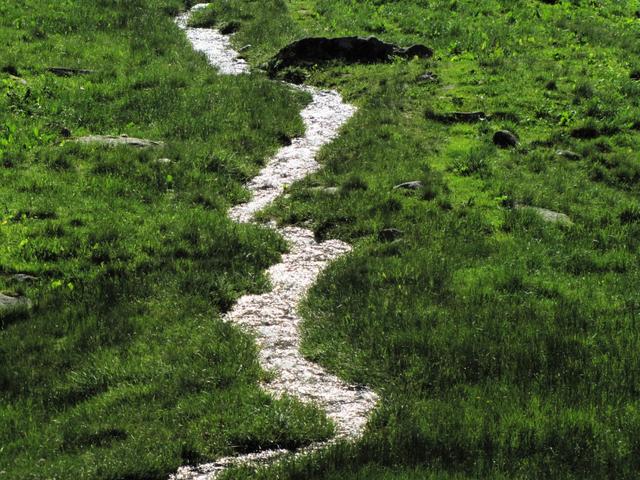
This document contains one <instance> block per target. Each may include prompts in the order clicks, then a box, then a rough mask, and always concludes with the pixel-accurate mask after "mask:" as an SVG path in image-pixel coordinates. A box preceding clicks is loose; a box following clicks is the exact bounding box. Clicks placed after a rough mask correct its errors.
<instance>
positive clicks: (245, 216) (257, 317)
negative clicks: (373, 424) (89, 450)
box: [171, 4, 378, 480]
mask: <svg viewBox="0 0 640 480" xmlns="http://www.w3.org/2000/svg"><path fill="white" fill-rule="evenodd" d="M206 6H207V4H198V5H195V6H194V7H193V8H192V9H191V11H190V12H187V13H185V14H183V15H180V16H179V17H178V18H176V23H177V24H178V26H179V27H180V28H182V29H183V30H184V31H185V32H186V35H187V38H188V39H189V41H190V42H191V43H192V45H193V48H194V49H195V50H196V51H199V52H203V53H204V54H205V55H206V57H207V59H208V61H209V63H210V64H211V65H212V66H214V67H216V68H218V69H219V71H220V73H222V74H228V75H239V74H243V73H248V72H249V66H248V64H247V63H246V62H245V61H244V60H242V59H240V58H238V54H237V52H235V51H234V50H233V49H232V47H231V43H230V40H229V37H227V36H225V35H222V34H221V33H220V32H218V31H216V30H214V29H208V28H191V27H189V26H188V21H189V17H190V15H191V13H192V12H193V11H195V10H199V9H202V8H205V7H206ZM290 86H291V88H296V89H303V90H304V91H306V92H308V93H310V94H311V96H312V101H311V103H310V104H309V105H308V106H307V107H306V108H305V109H304V110H303V111H302V112H301V116H302V119H303V120H304V124H305V130H306V131H305V135H304V137H300V138H296V139H293V141H292V143H291V145H289V146H286V147H283V148H282V149H280V150H279V151H278V152H277V153H276V155H275V156H274V157H272V158H271V159H270V160H269V162H268V163H267V165H266V166H265V167H264V168H263V169H262V170H261V171H260V173H259V174H258V176H257V177H255V178H254V179H253V180H251V181H250V182H249V183H248V185H247V188H248V189H249V190H250V192H251V194H252V199H251V201H250V202H248V203H245V204H241V205H237V206H235V207H233V208H232V209H231V210H230V211H229V216H230V218H232V219H233V220H235V221H237V222H239V223H248V222H253V221H254V216H255V214H256V213H257V212H259V211H260V210H262V209H263V208H264V207H266V206H267V205H269V204H270V203H271V202H272V201H273V200H275V199H276V198H277V197H278V196H279V195H281V194H282V193H283V191H284V189H285V187H286V186H288V185H291V184H292V183H294V182H296V181H298V180H301V179H302V178H304V177H306V176H307V175H309V174H311V173H313V172H315V171H317V170H318V169H319V168H320V165H319V164H318V163H317V162H316V160H315V157H316V155H317V153H318V152H319V150H320V149H321V148H322V147H323V146H324V145H326V144H328V143H330V142H331V141H332V140H333V139H335V138H336V137H337V136H338V134H339V131H340V128H341V127H342V126H343V125H344V124H345V123H346V122H347V121H348V120H349V119H350V118H351V117H352V116H353V114H354V113H355V111H356V109H355V107H353V106H352V105H348V104H345V103H344V102H343V101H342V98H341V97H340V95H339V94H338V93H337V92H333V91H322V90H318V89H315V88H312V87H307V86H303V87H301V86H296V85H290ZM265 228H275V229H276V230H277V231H278V232H279V233H280V234H281V235H282V236H283V237H284V238H285V239H286V240H287V242H288V243H289V245H290V251H289V253H287V254H285V255H283V257H282V261H281V262H280V263H278V264H276V265H274V266H272V267H271V268H270V269H269V271H268V275H269V278H270V280H271V285H272V286H273V289H272V290H271V291H270V292H268V293H265V294H262V295H245V296H243V297H241V298H240V299H239V300H238V302H237V303H236V305H235V306H234V307H233V309H232V310H231V311H230V312H229V313H228V314H227V315H226V316H225V320H226V321H230V322H233V323H235V324H237V325H240V326H242V327H243V328H246V329H247V330H248V331H249V332H251V333H252V334H253V335H254V336H255V338H256V341H257V342H258V345H259V347H260V364H261V366H262V367H263V368H264V369H265V370H268V371H270V372H273V374H274V379H273V380H271V381H270V382H269V383H265V384H264V385H263V388H264V389H265V390H266V391H268V392H270V393H271V394H273V395H275V396H280V395H283V394H287V395H291V396H293V397H296V398H298V399H299V400H301V401H302V402H305V403H313V404H315V405H316V406H317V407H319V408H321V409H323V410H324V411H325V412H326V414H327V416H328V417H329V418H330V419H331V420H332V421H333V422H334V423H335V426H336V437H335V438H334V439H332V440H330V441H328V442H325V443H320V444H314V445H311V446H310V447H308V448H307V449H304V450H301V451H298V452H288V451H286V450H267V451H264V452H259V453H254V454H248V455H239V456H235V457H227V458H223V459H220V460H218V461H216V462H214V463H210V464H204V465H198V466H196V467H192V466H187V467H181V468H180V469H179V470H178V472H177V473H176V474H175V475H172V477H171V478H172V479H173V480H195V479H197V480H205V479H206V480H213V479H215V478H216V476H217V475H218V474H219V473H221V472H222V471H224V470H225V469H227V468H229V467H232V466H236V465H242V464H248V463H250V464H260V463H265V462H267V461H271V460H273V459H275V458H278V457H281V456H284V455H288V454H294V453H295V454H296V455H301V454H305V453H308V452H310V451H315V450H318V449H320V448H323V447H325V446H328V445H329V444H330V443H332V442H334V441H336V440H339V439H348V440H355V439H357V438H358V437H359V436H360V435H362V433H363V431H364V428H365V426H366V423H367V420H368V418H369V415H370V413H371V411H372V410H373V409H374V408H375V406H376V404H377V402H378V397H377V395H376V394H375V393H373V392H372V391H370V390H368V389H365V388H360V387H357V386H353V385H349V384H347V383H345V382H343V381H342V380H340V379H338V378H337V377H336V376H334V375H332V374H330V373H328V372H326V371H325V370H324V369H323V368H322V367H320V366H319V365H316V364H314V363H311V362H309V361H307V360H305V359H304V358H303V357H302V355H301V354H300V350H299V347H300V333H299V326H300V322H301V319H300V317H299V316H298V314H297V309H298V305H299V303H300V302H301V301H302V299H303V298H304V297H305V295H306V294H307V292H308V290H309V288H311V286H312V285H313V284H314V282H315V281H316V279H317V277H318V275H319V274H320V273H321V272H322V271H323V270H324V269H325V268H326V267H327V265H328V264H329V263H330V262H331V261H333V260H335V259H336V258H338V257H340V256H342V255H345V254H346V253H348V252H349V251H350V250H351V246H350V245H349V244H347V243H344V242H341V241H338V240H331V241H327V242H322V243H318V242H316V241H315V239H314V236H313V232H312V231H311V230H307V229H304V228H298V227H284V228H277V227H275V226H274V225H269V226H266V227H265Z"/></svg>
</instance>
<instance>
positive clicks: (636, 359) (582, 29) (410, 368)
mask: <svg viewBox="0 0 640 480" xmlns="http://www.w3.org/2000/svg"><path fill="white" fill-rule="evenodd" d="M548 3H549V2H524V1H514V2H511V1H510V2H501V1H488V2H472V1H465V0H457V1H449V0H447V1H433V2H428V4H427V2H417V1H412V0H399V1H394V2H390V1H389V2H384V1H380V2H358V1H346V2H345V1H342V0H323V1H312V0H306V1H305V0H291V1H282V0H273V1H269V2H260V6H261V8H256V5H257V2H254V1H250V0H235V1H227V2H220V3H219V4H216V6H214V7H213V8H212V10H211V12H209V13H204V14H203V18H202V19H201V20H200V21H201V22H204V23H207V24H213V23H217V24H223V23H224V22H229V21H232V20H235V21H240V22H241V28H240V30H239V32H238V33H237V35H236V37H235V41H236V42H237V45H245V44H251V45H253V48H250V49H248V50H246V53H245V54H246V55H247V57H248V58H249V59H250V60H251V61H252V62H253V63H254V64H256V65H260V64H262V63H263V62H265V61H266V60H267V59H268V58H269V56H270V55H272V54H273V53H275V52H276V51H277V50H278V49H279V48H280V47H282V46H284V45H285V44H286V43H287V42H288V41H290V40H292V39H294V38H298V37H301V36H304V35H318V34H324V35H344V34H359V35H372V34H375V35H377V36H379V37H381V38H383V39H384V40H390V41H395V42H398V43H400V44H402V45H403V46H406V45H410V44H412V43H415V42H422V43H426V44H427V45H429V46H431V47H433V48H435V50H436V55H435V58H434V59H433V60H431V61H422V60H417V59H414V60H411V61H403V60H398V61H396V62H393V63H390V64H386V65H368V66H342V65H333V66H325V67H322V68H316V69H311V70H309V71H307V72H306V73H307V75H308V77H309V81H310V82H313V83H316V84H319V85H323V86H329V87H334V88H338V89H339V90H340V91H341V92H342V93H343V94H344V95H345V96H346V98H347V99H348V100H350V101H352V102H355V103H356V104H357V105H359V106H360V112H359V113H358V114H357V116H356V117H355V118H354V120H353V121H352V122H351V123H350V124H349V125H348V126H347V128H345V130H344V132H343V135H342V136H341V137H340V138H339V139H338V140H337V141H336V142H334V143H333V144H332V145H330V146H328V147H327V148H326V149H324V150H323V152H322V154H321V161H322V162H323V163H324V164H325V169H324V170H323V171H321V172H319V173H318V174H316V175H313V176H312V177H310V178H308V179H306V180H305V181H303V182H300V183H299V184H297V185H295V186H294V187H293V188H291V189H290V192H289V193H290V196H289V197H288V198H283V199H281V200H280V201H278V202H277V203H276V205H275V206H274V207H273V208H272V209H271V210H270V211H269V212H268V215H271V216H274V217H276V218H278V219H279V220H280V221H283V222H286V223H300V224H311V225H312V226H313V228H314V230H315V231H316V233H317V235H318V237H319V238H333V237H338V238H342V239H345V240H348V241H350V242H353V243H355V244H356V250H355V253H354V254H353V255H352V256H350V257H349V258H347V259H345V260H342V261H339V262H338V263H336V264H335V265H334V266H333V267H332V268H331V269H330V270H329V271H328V273H327V274H326V275H324V276H323V278H322V279H321V280H320V282H319V284H318V285H317V286H316V287H315V288H314V289H313V291H312V292H311V295H310V297H309V299H308V301H307V303H306V305H305V309H304V313H305V317H306V318H307V322H306V323H305V327H304V328H305V343H304V349H305V352H306V354H307V356H308V357H309V358H312V359H314V360H317V361H319V362H321V363H323V364H324V365H326V366H328V367H329V368H331V369H332V370H334V371H336V372H338V373H339V374H341V375H342V376H344V377H345V378H348V379H349V380H351V381H356V382H362V383H366V384H370V385H373V386H374V387H375V388H376V389H377V390H378V391H380V392H381V393H382V394H383V399H382V406H381V408H380V411H379V412H377V414H376V415H375V417H374V419H373V422H372V425H371V428H370V430H369V432H368V434H367V435H366V436H365V438H364V440H363V441H362V443H361V445H360V447H359V448H360V450H359V451H354V452H351V453H348V454H344V455H343V457H342V460H340V461H335V462H332V461H326V460H322V459H319V460H318V459H316V460H314V462H315V464H314V463H313V462H311V464H310V465H306V467H304V468H302V467H300V469H295V468H294V469H292V470H290V471H289V473H288V474H287V475H288V476H289V477H290V478H316V477H317V478H334V477H335V478H364V477H366V476H367V475H369V474H370V475H371V476H373V477H374V478H376V477H375V475H378V476H380V477H381V478H386V477H385V475H395V474H397V475H399V478H414V477H415V476H418V477H421V476H425V477H428V474H426V473H415V472H414V470H413V469H414V468H415V467H416V466H420V468H427V469H429V468H431V469H432V470H430V471H431V472H433V475H436V477H434V478H438V477H437V475H440V473H435V472H443V471H444V472H450V473H451V475H456V474H457V473H456V472H460V474H467V475H469V476H471V477H472V478H479V477H480V478H485V477H486V478H499V477H500V476H506V477H507V478H587V477H589V478H605V477H609V478H636V476H637V471H638V468H639V466H640V465H638V458H640V457H639V454H640V444H639V443H638V431H639V429H640V405H639V404H638V400H637V399H638V385H640V356H639V354H638V351H639V347H640V333H639V330H638V328H639V327H638V319H637V312H638V308H639V306H640V305H639V300H640V299H639V298H638V293H637V285H638V280H639V279H640V270H639V265H638V247H639V243H638V242H639V240H638V239H639V238H640V237H639V233H640V214H639V213H638V212H640V205H639V204H638V193H639V190H638V180H639V179H640V174H639V172H640V157H639V155H638V151H639V150H640V133H639V126H638V125H639V122H640V100H639V99H640V96H639V93H640V82H638V81H636V80H633V79H632V78H631V77H632V76H634V72H636V73H637V71H638V65H637V60H636V59H637V56H638V53H639V50H640V47H639V46H638V45H639V44H638V43H637V41H636V39H637V35H638V33H639V31H640V20H638V16H637V13H636V12H637V10H638V9H639V8H640V5H639V4H638V2H635V1H622V2H613V1H610V2H586V1H584V2H580V1H572V2H568V1H562V2H558V3H557V4H555V5H552V4H548ZM265 12H268V13H265ZM258 32H259V33H258ZM426 71H431V72H433V73H434V74H436V75H437V76H438V81H436V82H431V81H421V80H420V78H419V77H420V76H421V75H422V74H423V73H424V72H426ZM465 110H466V111H472V110H483V111H484V112H486V113H487V114H488V115H489V116H490V120H489V121H486V122H478V123H444V122H441V121H439V120H438V114H442V113H446V112H451V111H465ZM434 113H435V115H434ZM585 127H589V129H591V130H592V132H591V134H590V135H587V136H591V137H593V138H583V137H585V132H586V133H589V131H588V130H586V128H585ZM502 128H508V129H511V130H513V131H514V132H516V133H517V134H518V136H519V137H520V140H521V143H520V146H519V147H518V148H516V149H513V150H501V149H498V148H496V147H495V146H494V145H493V144H492V141H491V139H492V135H493V133H494V132H495V131H497V130H499V129H502ZM560 149H570V150H573V151H575V152H577V153H579V154H580V155H581V158H580V159H579V160H569V159H567V158H566V157H562V156H559V155H557V154H556V152H557V151H558V150H560ZM410 180H422V181H423V182H424V184H425V187H424V188H423V189H422V191H418V192H403V191H397V190H393V186H394V185H396V184H398V183H400V182H404V181H410ZM317 186H337V187H340V190H339V193H338V194H337V195H333V194H327V193H325V192H323V191H322V189H317V188H313V187H317ZM515 205H531V206H536V207H545V208H550V209H553V210H557V211H561V212H564V213H566V214H568V215H569V216H570V217H571V219H572V220H573V222H574V225H573V226H565V225H559V224H549V223H545V222H544V221H543V220H542V219H541V218H539V217H538V216H537V214H536V213H535V212H533V211H531V210H526V209H516V208H513V207H514V206H515ZM384 228H397V229H399V230H401V231H402V232H403V234H402V238H401V239H400V240H397V241H395V242H390V243H389V242H384V241H382V240H380V239H379V232H380V231H381V230H382V229H384ZM372 459H377V465H378V467H375V466H373V467H372V466H370V465H369V466H367V467H364V465H367V464H369V463H370V462H371V460H372ZM314 465H315V466H314ZM358 465H362V466H363V467H362V468H363V469H362V470H358ZM391 466H393V469H395V470H396V473H394V474H392V473H389V470H387V468H388V467H391ZM403 466H404V467H403ZM305 468H306V469H307V470H305ZM376 468H377V469H378V470H376ZM372 469H373V470H372ZM327 471H335V474H332V475H334V477H327V476H326V475H327V474H326V472H327ZM354 471H355V473H353V472H354ZM372 471H375V472H376V473H375V475H374V474H373V473H372ZM301 472H305V473H304V474H303V473H301ZM314 472H315V473H314ZM285 476H286V475H285ZM391 478H393V477H391Z"/></svg>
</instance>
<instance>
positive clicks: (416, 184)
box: [393, 180, 424, 190]
mask: <svg viewBox="0 0 640 480" xmlns="http://www.w3.org/2000/svg"><path fill="white" fill-rule="evenodd" d="M422 187H424V184H423V183H422V182H421V181H420V180H415V181H413V182H404V183H401V184H400V185H396V186H395V187H393V189H394V190H420V189H421V188H422Z"/></svg>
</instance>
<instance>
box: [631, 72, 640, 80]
mask: <svg viewBox="0 0 640 480" xmlns="http://www.w3.org/2000/svg"><path fill="white" fill-rule="evenodd" d="M629 77H630V78H631V80H635V81H636V82H637V81H639V80H640V70H634V71H633V72H631V74H630V75H629Z"/></svg>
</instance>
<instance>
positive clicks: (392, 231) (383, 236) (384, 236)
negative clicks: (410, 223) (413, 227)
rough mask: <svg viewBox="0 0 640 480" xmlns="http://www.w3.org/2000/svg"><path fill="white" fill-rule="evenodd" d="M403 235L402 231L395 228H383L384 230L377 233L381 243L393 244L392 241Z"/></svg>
mask: <svg viewBox="0 0 640 480" xmlns="http://www.w3.org/2000/svg"><path fill="white" fill-rule="evenodd" d="M402 235H404V232H403V231H402V230H398V229H397V228H385V229H384V230H380V232H379V233H378V240H380V241H382V242H393V241H394V240H398V239H399V238H400V237H402Z"/></svg>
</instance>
